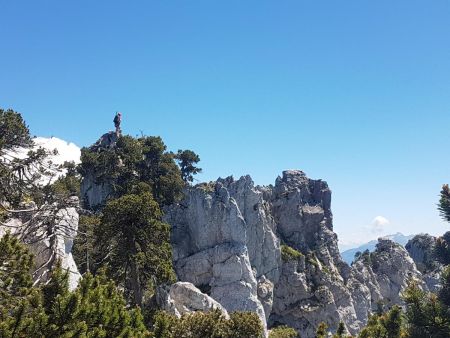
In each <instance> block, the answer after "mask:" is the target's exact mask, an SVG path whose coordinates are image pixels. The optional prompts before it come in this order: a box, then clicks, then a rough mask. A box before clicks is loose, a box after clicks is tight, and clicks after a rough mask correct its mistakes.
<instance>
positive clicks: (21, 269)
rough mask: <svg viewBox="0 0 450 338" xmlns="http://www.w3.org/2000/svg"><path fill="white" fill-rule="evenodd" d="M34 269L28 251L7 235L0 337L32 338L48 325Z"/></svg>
mask: <svg viewBox="0 0 450 338" xmlns="http://www.w3.org/2000/svg"><path fill="white" fill-rule="evenodd" d="M32 265H33V257H32V255H31V254H30V252H29V251H28V249H27V248H26V247H25V246H24V245H23V244H21V243H20V242H19V240H18V239H17V238H15V237H13V236H11V235H10V234H9V233H6V234H5V235H4V236H3V237H2V238H1V239H0V337H31V336H34V335H35V334H36V333H38V332H40V331H41V328H42V327H43V326H45V324H46V319H45V314H44V312H43V308H42V306H41V297H40V294H39V292H38V290H37V289H33V288H32V279H31V273H30V269H31V267H32Z"/></svg>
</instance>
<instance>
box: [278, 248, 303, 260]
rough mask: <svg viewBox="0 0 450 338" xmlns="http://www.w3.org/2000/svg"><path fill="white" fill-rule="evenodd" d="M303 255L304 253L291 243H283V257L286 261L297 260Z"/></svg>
mask: <svg viewBox="0 0 450 338" xmlns="http://www.w3.org/2000/svg"><path fill="white" fill-rule="evenodd" d="M303 256H304V255H303V254H302V253H301V252H299V251H297V250H295V249H294V248H291V247H290V246H289V245H285V244H281V258H282V259H283V261H284V262H289V261H292V260H297V259H299V258H300V257H303Z"/></svg>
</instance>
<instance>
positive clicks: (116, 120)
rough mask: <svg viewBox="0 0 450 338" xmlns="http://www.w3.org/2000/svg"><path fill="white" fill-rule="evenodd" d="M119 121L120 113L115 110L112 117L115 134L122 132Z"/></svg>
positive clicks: (120, 118)
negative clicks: (114, 114)
mask: <svg viewBox="0 0 450 338" xmlns="http://www.w3.org/2000/svg"><path fill="white" fill-rule="evenodd" d="M121 122H122V114H121V113H120V112H117V113H116V116H115V117H114V126H115V127H116V134H117V135H120V134H121V133H122V130H121V129H120V123H121Z"/></svg>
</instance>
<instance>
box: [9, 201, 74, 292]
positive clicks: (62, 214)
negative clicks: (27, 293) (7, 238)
mask: <svg viewBox="0 0 450 338" xmlns="http://www.w3.org/2000/svg"><path fill="white" fill-rule="evenodd" d="M77 207H78V198H77V197H72V198H70V199H69V200H68V201H66V202H65V205H64V206H58V205H56V204H53V205H44V206H43V207H41V208H40V209H37V208H36V207H35V205H34V204H30V205H27V206H24V209H25V210H28V211H25V212H22V213H20V214H19V215H18V216H19V218H12V219H9V220H8V221H7V223H6V224H7V226H6V227H2V226H0V237H1V236H3V235H4V234H5V233H6V231H11V233H13V234H14V235H16V236H18V237H19V238H20V239H22V240H23V242H25V244H27V245H28V246H29V248H30V250H31V252H32V253H33V254H34V264H35V269H36V271H35V273H34V275H33V277H34V280H35V282H45V281H46V280H47V279H48V276H49V274H48V273H49V272H50V270H51V268H52V266H53V264H54V263H55V262H56V261H57V260H58V259H59V260H60V261H61V266H62V268H63V269H64V270H67V271H68V272H69V288H70V289H71V290H73V289H75V288H76V287H77V285H78V282H79V280H80V278H81V275H80V273H79V272H78V268H77V266H76V264H75V261H74V259H73V256H72V246H73V240H74V238H75V236H76V234H77V231H78V220H79V216H78V212H77ZM49 233H50V234H51V236H49Z"/></svg>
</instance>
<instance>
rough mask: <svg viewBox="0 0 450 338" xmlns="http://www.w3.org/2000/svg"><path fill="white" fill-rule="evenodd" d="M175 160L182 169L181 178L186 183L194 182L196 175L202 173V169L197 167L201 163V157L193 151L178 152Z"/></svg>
mask: <svg viewBox="0 0 450 338" xmlns="http://www.w3.org/2000/svg"><path fill="white" fill-rule="evenodd" d="M175 158H176V160H177V161H178V164H179V166H180V169H181V177H182V178H183V181H185V182H192V181H193V180H194V175H196V174H198V173H200V172H201V171H202V169H201V168H199V167H196V166H195V165H196V164H197V163H198V162H200V157H199V156H198V155H197V154H196V153H194V152H193V151H192V150H178V153H177V154H176V155H175Z"/></svg>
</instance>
